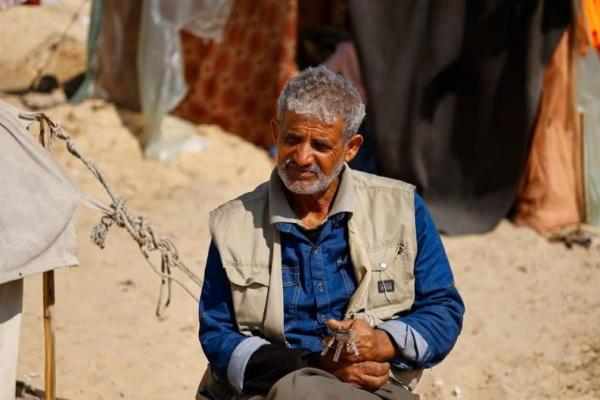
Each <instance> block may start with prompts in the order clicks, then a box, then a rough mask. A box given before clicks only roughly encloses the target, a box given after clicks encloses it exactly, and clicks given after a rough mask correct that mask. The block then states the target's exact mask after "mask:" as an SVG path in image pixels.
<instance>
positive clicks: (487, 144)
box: [349, 0, 571, 234]
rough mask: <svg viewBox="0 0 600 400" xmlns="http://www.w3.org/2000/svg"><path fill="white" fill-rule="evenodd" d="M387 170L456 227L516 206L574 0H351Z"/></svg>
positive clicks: (492, 219) (466, 229) (474, 226)
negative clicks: (545, 83) (546, 83)
mask: <svg viewBox="0 0 600 400" xmlns="http://www.w3.org/2000/svg"><path fill="white" fill-rule="evenodd" d="M349 10H350V16H351V18H352V25H353V31H354V35H355V41H356V45H357V49H358V52H359V56H360V60H361V66H362V71H363V81H364V83H365V86H366V88H367V92H368V97H369V105H370V108H371V110H372V113H373V120H374V130H375V135H374V136H375V137H374V139H375V143H376V155H377V162H378V165H379V168H380V172H381V173H382V174H383V175H386V176H390V177H393V178H397V179H402V180H405V181H407V182H410V183H413V184H415V185H416V186H417V188H418V190H419V192H420V193H421V194H422V196H423V198H424V199H425V200H426V201H427V204H428V206H429V209H430V211H431V213H432V215H433V217H434V219H435V221H436V224H437V225H438V228H439V229H440V230H441V231H443V232H446V233H450V234H459V233H477V232H484V231H487V230H490V229H492V228H493V227H494V226H495V225H496V224H497V223H498V221H499V220H500V219H501V218H503V217H504V216H505V215H506V214H507V212H508V211H509V209H510V207H511V205H512V203H513V200H514V198H515V194H516V190H517V184H518V181H519V178H520V175H521V173H522V171H523V168H524V165H525V162H526V157H527V152H528V146H529V138H530V133H531V131H532V127H533V123H534V120H535V116H536V113H537V109H538V102H539V98H540V93H541V84H542V78H543V71H544V66H545V64H546V62H547V61H548V59H549V58H550V57H551V55H552V53H553V51H554V48H555V46H556V44H557V43H558V41H559V39H560V36H561V34H562V32H563V31H564V29H565V27H566V26H567V24H569V22H570V21H571V0H528V1H525V0H521V1H518V0H506V1H503V0H476V1H467V0H451V1H450V0H448V1H442V0H406V1H397V0H386V1H383V0H378V1H363V0H349Z"/></svg>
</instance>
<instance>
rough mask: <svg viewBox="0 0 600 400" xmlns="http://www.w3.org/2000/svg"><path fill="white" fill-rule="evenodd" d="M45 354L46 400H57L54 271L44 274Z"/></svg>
mask: <svg viewBox="0 0 600 400" xmlns="http://www.w3.org/2000/svg"><path fill="white" fill-rule="evenodd" d="M43 279H44V285H43V286H44V354H45V368H44V371H45V374H44V377H45V382H44V384H45V385H44V386H45V392H46V396H45V399H46V400H56V368H55V357H54V324H53V322H52V309H53V308H54V271H53V270H50V271H46V272H44V276H43Z"/></svg>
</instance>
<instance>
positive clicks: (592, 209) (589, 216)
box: [578, 51, 600, 226]
mask: <svg viewBox="0 0 600 400" xmlns="http://www.w3.org/2000/svg"><path fill="white" fill-rule="evenodd" d="M578 64H579V65H578V70H579V71H578V72H579V74H578V77H579V84H578V86H579V99H578V100H579V108H580V111H581V112H582V113H583V143H584V145H583V148H584V179H585V203H586V222H588V223H589V224H592V225H596V226H600V74H599V72H600V58H599V56H598V53H597V52H596V51H589V52H588V53H587V55H586V56H584V57H581V58H580V59H579V63H578Z"/></svg>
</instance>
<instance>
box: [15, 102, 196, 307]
mask: <svg viewBox="0 0 600 400" xmlns="http://www.w3.org/2000/svg"><path fill="white" fill-rule="evenodd" d="M20 117H21V118H23V119H26V120H30V121H37V122H39V124H40V135H42V136H43V135H45V129H44V126H45V125H47V126H48V127H49V129H50V140H53V139H54V138H58V139H61V140H62V141H64V142H65V143H66V147H67V150H68V151H69V153H71V154H72V155H73V156H74V157H76V158H78V159H79V160H81V162H83V164H85V166H86V167H87V168H88V169H89V170H90V172H91V173H92V174H93V175H94V176H95V177H96V179H98V181H99V182H100V183H101V184H102V186H103V187H104V189H105V190H106V192H107V193H108V195H109V197H110V199H111V201H112V203H111V204H110V207H104V206H101V207H99V209H101V210H102V212H103V213H104V215H103V216H102V218H101V219H100V222H99V223H98V225H96V226H95V227H94V229H93V230H92V233H91V239H92V242H93V243H94V244H95V245H97V246H98V247H100V248H101V249H104V246H105V242H106V237H107V235H108V230H109V228H110V227H111V226H112V225H113V224H116V225H117V226H118V227H120V228H124V229H125V230H126V231H127V232H128V233H129V235H130V236H131V237H132V238H133V239H134V240H135V241H136V242H137V244H138V246H139V248H140V251H141V252H142V254H143V255H144V258H145V259H146V261H147V262H148V264H149V265H150V267H151V268H152V270H153V271H154V272H155V273H156V274H157V275H158V276H160V277H161V285H160V289H159V293H158V300H157V304H156V315H157V316H159V317H160V316H161V315H162V312H163V311H164V309H165V308H166V307H168V306H169V304H170V302H171V282H175V283H177V284H178V285H179V286H181V287H182V288H183V289H184V290H185V291H186V292H187V293H188V294H189V295H190V296H192V298H194V300H196V301H198V297H197V295H196V294H194V292H192V290H190V289H189V288H188V287H187V286H186V285H185V284H184V283H183V282H181V281H180V280H179V279H177V278H175V277H174V276H173V275H172V271H173V269H174V268H177V269H179V270H180V271H182V272H183V273H184V274H185V275H186V276H187V277H188V278H189V279H190V280H191V281H192V282H193V283H195V284H196V285H197V286H198V292H199V288H200V287H202V280H201V279H200V278H199V277H198V276H196V275H195V274H194V273H193V272H192V271H191V270H190V269H189V268H188V267H187V266H186V265H185V264H184V263H183V262H182V261H181V260H180V259H179V253H178V251H177V247H176V246H175V244H174V243H173V241H172V240H171V239H170V238H168V237H165V236H160V235H158V234H157V233H156V232H155V230H154V228H153V227H152V226H151V225H150V224H149V223H148V221H147V220H146V219H145V218H144V217H143V216H141V215H137V214H135V213H133V212H132V211H131V210H129V208H127V206H126V200H125V198H123V197H119V196H117V195H116V193H115V192H114V190H113V189H112V188H111V186H110V185H109V184H108V183H107V182H106V180H105V178H104V175H103V174H102V172H101V171H100V170H99V169H98V167H97V166H96V165H95V164H94V163H93V162H92V161H91V160H89V159H88V158H86V157H85V156H83V154H81V152H80V151H79V149H77V147H76V145H75V142H74V141H73V139H71V137H70V136H69V135H68V134H67V133H66V132H65V131H64V129H63V128H62V127H61V126H60V125H59V124H58V123H56V122H55V121H53V120H52V119H50V118H49V117H48V116H47V115H46V114H44V113H21V114H20ZM153 251H158V252H159V253H160V258H161V264H160V269H159V268H158V267H157V266H156V265H154V263H153V262H152V261H151V260H150V255H151V253H152V252H153ZM165 287H166V294H165V293H164V291H165ZM163 299H164V300H163Z"/></svg>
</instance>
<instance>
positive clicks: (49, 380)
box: [39, 123, 56, 400]
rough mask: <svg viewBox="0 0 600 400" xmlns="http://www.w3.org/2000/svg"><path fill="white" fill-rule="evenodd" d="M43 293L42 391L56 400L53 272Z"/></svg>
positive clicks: (43, 133)
mask: <svg viewBox="0 0 600 400" xmlns="http://www.w3.org/2000/svg"><path fill="white" fill-rule="evenodd" d="M46 134H47V132H46V130H45V129H44V124H43V123H41V124H40V133H39V140H40V143H41V145H42V146H43V147H44V148H45V149H46V150H48V152H52V149H51V146H50V143H49V140H48V137H47V136H46ZM43 280H44V283H43V291H44V390H45V392H46V395H45V396H44V398H45V400H56V361H55V355H54V353H55V346H54V345H55V343H54V323H53V321H52V309H53V308H54V270H50V271H46V272H44V275H43Z"/></svg>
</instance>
